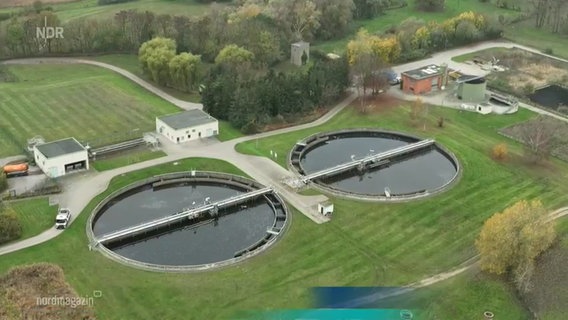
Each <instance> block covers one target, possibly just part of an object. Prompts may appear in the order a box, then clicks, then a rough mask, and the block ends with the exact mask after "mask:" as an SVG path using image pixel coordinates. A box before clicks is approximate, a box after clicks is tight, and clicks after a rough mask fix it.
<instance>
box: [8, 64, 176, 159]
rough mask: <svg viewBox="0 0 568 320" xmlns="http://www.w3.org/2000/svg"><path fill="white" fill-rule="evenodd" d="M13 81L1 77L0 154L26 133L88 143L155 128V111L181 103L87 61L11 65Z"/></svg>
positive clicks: (11, 151)
mask: <svg viewBox="0 0 568 320" xmlns="http://www.w3.org/2000/svg"><path fill="white" fill-rule="evenodd" d="M9 69H10V71H12V72H13V73H14V74H15V75H16V76H17V78H18V81H17V82H11V83H0V92H2V99H1V100H0V113H1V114H2V117H0V157H4V156H10V155H15V154H19V153H20V151H21V149H22V147H23V146H25V144H26V141H27V139H29V138H32V137H34V136H36V135H41V136H43V137H44V138H45V139H46V140H47V141H51V140H56V139H62V138H67V137H75V138H77V139H78V140H79V141H82V142H84V143H89V144H90V145H91V146H97V145H103V144H108V143H112V142H117V141H121V140H127V139H131V138H133V137H134V136H136V134H141V133H143V132H146V131H154V130H155V117H156V116H159V115H164V114H169V113H174V112H177V111H179V110H180V109H179V108H178V107H176V106H174V105H172V104H170V103H169V102H166V101H165V100H162V99H161V98H159V97H157V96H155V95H153V94H151V93H149V92H147V91H146V90H145V89H143V88H141V87H139V86H138V85H137V84H135V83H133V82H131V81H130V80H127V79H125V78H123V77H122V76H120V75H117V74H115V73H114V72H111V71H108V70H105V69H103V68H100V67H95V66H87V65H65V64H61V65H52V64H41V65H18V66H10V67H9Z"/></svg>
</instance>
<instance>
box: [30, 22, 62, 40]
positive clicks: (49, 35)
mask: <svg viewBox="0 0 568 320" xmlns="http://www.w3.org/2000/svg"><path fill="white" fill-rule="evenodd" d="M36 37H37V38H40V39H53V38H55V39H63V27H48V26H47V17H45V24H44V26H43V27H36Z"/></svg>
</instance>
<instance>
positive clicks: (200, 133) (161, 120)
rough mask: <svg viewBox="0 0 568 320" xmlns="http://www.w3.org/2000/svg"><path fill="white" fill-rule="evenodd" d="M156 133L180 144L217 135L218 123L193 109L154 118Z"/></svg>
mask: <svg viewBox="0 0 568 320" xmlns="http://www.w3.org/2000/svg"><path fill="white" fill-rule="evenodd" d="M156 131H157V132H158V133H159V134H161V135H163V136H164V137H166V138H168V139H169V140H170V141H172V142H174V143H182V142H188V141H193V140H197V139H200V138H208V137H213V136H216V135H218V134H219V121H217V119H215V118H213V117H212V116H210V115H208V114H207V113H205V112H203V111H201V110H198V109H195V110H188V111H183V112H179V113H174V114H170V115H166V116H162V117H157V118H156Z"/></svg>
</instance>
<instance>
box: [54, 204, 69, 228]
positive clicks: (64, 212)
mask: <svg viewBox="0 0 568 320" xmlns="http://www.w3.org/2000/svg"><path fill="white" fill-rule="evenodd" d="M70 221H71V211H69V209H66V208H61V209H59V212H57V217H55V228H56V229H66V228H67V226H68V225H69V222H70Z"/></svg>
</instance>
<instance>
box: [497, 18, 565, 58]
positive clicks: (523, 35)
mask: <svg viewBox="0 0 568 320" xmlns="http://www.w3.org/2000/svg"><path fill="white" fill-rule="evenodd" d="M533 24H534V21H533V19H530V20H527V21H523V22H521V23H517V24H514V25H511V26H509V27H508V28H507V29H506V31H505V37H506V38H508V39H510V40H512V41H514V42H517V43H519V44H522V45H525V46H529V47H533V48H537V49H539V50H541V51H544V50H546V49H551V50H552V54H553V55H555V56H557V57H560V58H564V59H568V36H567V35H561V34H554V33H551V32H547V31H546V30H539V29H536V28H534V27H533Z"/></svg>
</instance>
